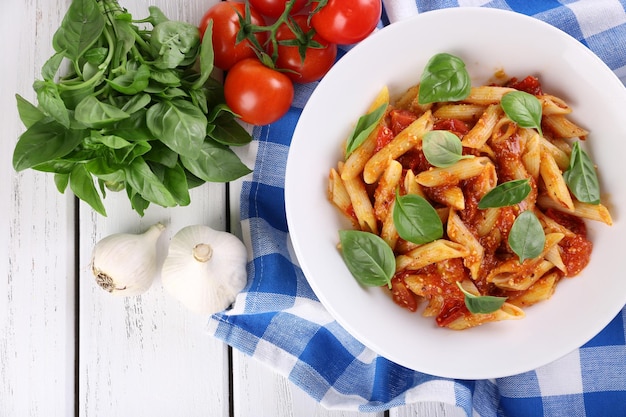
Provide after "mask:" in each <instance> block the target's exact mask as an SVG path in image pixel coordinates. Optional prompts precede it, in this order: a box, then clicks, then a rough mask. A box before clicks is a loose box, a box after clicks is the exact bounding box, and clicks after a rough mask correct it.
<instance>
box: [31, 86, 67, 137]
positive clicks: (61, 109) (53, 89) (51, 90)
mask: <svg viewBox="0 0 626 417" xmlns="http://www.w3.org/2000/svg"><path fill="white" fill-rule="evenodd" d="M33 87H34V89H35V91H36V92H37V101H38V102H39V107H41V109H43V111H44V112H45V113H47V114H48V115H49V116H50V117H52V118H53V119H54V120H56V121H57V122H59V123H61V124H62V125H63V126H65V127H70V113H69V111H68V110H67V107H66V105H65V102H64V101H63V99H62V98H61V94H60V93H59V88H58V86H57V85H56V84H55V83H53V82H51V81H35V83H34V85H33Z"/></svg>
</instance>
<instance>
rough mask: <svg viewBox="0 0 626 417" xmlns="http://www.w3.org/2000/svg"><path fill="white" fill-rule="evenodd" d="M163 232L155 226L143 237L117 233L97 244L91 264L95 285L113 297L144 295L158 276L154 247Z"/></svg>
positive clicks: (159, 225) (159, 226)
mask: <svg viewBox="0 0 626 417" xmlns="http://www.w3.org/2000/svg"><path fill="white" fill-rule="evenodd" d="M164 229H165V226H163V225H162V224H161V223H157V224H155V225H153V226H151V227H150V228H149V229H148V230H146V231H145V232H144V233H142V234H131V233H116V234H112V235H110V236H107V237H105V238H103V239H102V240H100V241H98V243H96V245H95V247H94V249H93V256H92V260H91V271H92V272H93V275H94V277H95V278H96V283H97V284H98V285H99V286H100V287H101V288H102V289H104V290H105V291H108V292H110V293H111V294H114V295H121V296H135V295H139V294H143V293H144V292H145V291H146V290H147V289H148V288H150V286H151V285H152V282H153V281H154V277H155V276H156V274H157V272H158V269H157V259H156V258H157V248H156V243H157V240H158V239H159V236H160V235H161V233H162V232H163V230H164Z"/></svg>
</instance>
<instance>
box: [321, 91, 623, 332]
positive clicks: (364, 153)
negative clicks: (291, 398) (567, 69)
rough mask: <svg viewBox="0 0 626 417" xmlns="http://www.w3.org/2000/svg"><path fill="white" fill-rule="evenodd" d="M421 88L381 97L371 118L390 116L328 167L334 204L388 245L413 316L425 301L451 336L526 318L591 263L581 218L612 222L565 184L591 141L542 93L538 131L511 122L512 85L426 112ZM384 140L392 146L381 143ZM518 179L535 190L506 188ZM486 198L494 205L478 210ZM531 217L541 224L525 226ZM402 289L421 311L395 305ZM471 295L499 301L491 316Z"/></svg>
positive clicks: (561, 105)
mask: <svg viewBox="0 0 626 417" xmlns="http://www.w3.org/2000/svg"><path fill="white" fill-rule="evenodd" d="M512 85H514V84H512ZM419 89H420V86H419V85H414V86H411V87H410V88H408V89H407V90H406V91H405V92H403V93H402V94H401V95H400V97H399V98H398V99H397V100H396V101H395V102H392V101H391V99H390V96H389V91H388V90H387V89H386V88H383V89H381V91H380V92H379V94H378V96H377V97H376V98H375V99H374V100H373V101H372V104H371V105H370V107H369V109H370V110H369V111H371V110H373V109H375V108H378V107H379V106H380V105H386V106H387V113H386V114H385V116H384V117H383V118H382V119H381V120H380V121H378V123H377V124H376V125H375V126H371V128H372V131H371V133H370V134H369V135H368V137H367V138H366V139H365V141H364V142H363V143H361V144H360V145H359V146H358V147H357V148H356V149H355V150H354V151H353V152H352V154H351V155H349V156H348V157H347V158H345V161H338V163H337V166H336V168H332V169H331V170H330V172H329V176H328V191H327V192H328V199H329V200H330V201H331V202H332V203H333V204H334V205H335V206H336V207H337V208H338V209H339V211H340V212H341V213H342V214H343V215H344V216H347V217H348V218H350V219H351V220H352V222H353V223H354V227H355V228H356V229H359V230H361V231H365V232H371V233H374V234H377V235H379V236H380V237H381V238H382V240H383V241H384V242H385V243H384V244H386V245H388V246H389V247H390V248H391V250H392V253H393V256H394V259H395V271H394V273H393V277H392V281H391V288H394V286H395V288H396V290H392V292H393V291H396V292H393V295H394V296H393V298H394V299H395V300H396V302H397V303H398V304H399V305H401V306H402V307H405V308H409V309H410V310H411V311H415V309H416V307H415V306H416V303H417V305H421V306H422V307H423V310H422V315H423V316H426V317H435V321H436V323H437V325H438V326H441V327H447V328H449V329H454V330H463V329H467V328H471V327H475V326H479V325H481V324H484V323H489V322H496V321H503V320H515V319H521V318H523V317H524V316H525V313H524V311H523V310H522V309H523V308H525V307H527V306H531V305H533V304H536V303H538V302H541V301H545V300H548V299H549V298H550V297H551V296H552V295H553V294H554V292H555V288H556V286H557V284H558V282H559V281H560V279H561V278H562V277H566V276H567V277H569V276H574V275H576V274H577V273H579V272H580V270H582V268H584V266H585V265H586V264H587V262H588V261H589V256H590V253H591V248H592V244H591V242H590V241H589V240H588V238H587V234H586V229H585V227H584V223H583V219H585V220H587V219H588V220H595V221H600V222H603V223H605V224H607V225H611V224H612V219H611V215H610V213H609V210H608V209H607V208H606V206H604V205H602V204H597V205H594V204H588V203H582V202H579V201H577V200H576V198H575V197H574V196H573V194H572V193H571V192H570V190H569V188H568V184H567V182H566V181H565V179H564V176H563V172H565V171H566V170H567V169H568V168H569V165H570V155H571V154H572V144H571V143H570V142H571V141H570V140H569V138H572V137H578V138H582V139H585V138H586V137H587V135H588V132H587V131H586V130H585V129H583V128H582V127H580V126H579V125H577V124H576V123H575V122H574V121H573V120H574V119H573V118H571V116H572V113H573V112H572V108H571V107H570V106H569V105H568V103H567V102H566V101H565V100H563V99H562V98H560V97H557V96H554V95H550V94H541V95H537V96H536V98H537V99H538V100H539V103H540V105H541V109H542V114H541V117H542V118H541V129H538V128H531V127H524V126H522V125H524V123H522V122H519V124H518V123H516V122H515V121H514V120H518V119H517V118H516V117H515V116H514V115H511V116H510V117H509V116H507V114H509V115H510V112H509V110H508V109H507V114H505V111H504V110H503V107H502V105H501V99H502V97H503V96H504V95H505V94H508V93H510V92H513V91H517V90H515V89H513V88H510V87H502V86H493V85H484V86H475V87H472V88H471V90H470V93H469V96H468V97H466V98H464V99H462V100H460V101H454V102H441V103H434V104H433V103H429V104H424V105H422V104H419V102H418V96H419ZM518 121H519V120H518ZM433 129H450V131H451V132H452V133H454V134H456V137H458V138H459V140H460V147H458V148H456V146H457V145H458V143H457V142H456V137H455V136H454V135H441V136H439V137H437V139H435V140H445V141H446V142H445V143H437V142H430V143H427V144H424V145H427V146H424V147H423V146H422V138H423V136H424V135H425V134H426V133H427V132H430V131H431V130H433ZM379 137H385V138H390V141H389V142H388V143H386V144H383V143H380V144H379V143H377V142H378V141H379V140H378V138H379ZM450 137H452V139H450ZM442 138H443V139H442ZM448 139H450V140H449V141H448ZM433 143H435V145H434V147H433ZM450 154H454V155H452V156H453V157H451V155H450ZM438 158H439V159H438ZM442 160H443V162H441V161H442ZM513 180H527V181H516V183H511V184H506V183H508V182H510V181H513ZM492 191H493V192H494V193H493V194H492V193H491V192H492ZM522 192H523V193H524V194H520V193H522ZM498 193H500V195H498ZM487 194H491V195H490V196H489V197H490V198H489V200H491V201H489V203H487V204H481V200H482V199H483V197H485V196H486V195H487ZM494 194H495V195H496V197H497V198H495V197H494ZM397 196H402V197H403V198H402V199H398V198H397ZM405 196H411V197H410V198H404V197H405ZM417 196H419V197H421V198H418V197H417ZM493 201H496V202H497V204H494V203H493ZM427 206H430V207H427ZM394 209H395V210H396V211H397V212H398V213H396V214H397V216H398V220H397V221H398V222H399V223H398V224H396V223H395V221H396V219H395V217H394ZM522 212H526V213H527V214H528V215H526V216H524V217H525V220H528V219H529V218H533V217H534V220H533V222H534V223H532V224H527V223H521V225H518V224H517V219H518V218H519V215H520V213H522ZM530 214H534V216H530ZM421 216H424V218H427V222H428V223H433V224H434V223H437V220H438V221H439V222H441V228H438V225H437V228H438V231H436V233H438V234H437V235H433V234H432V233H433V232H432V231H431V230H429V229H430V227H429V226H431V225H430V224H423V223H419V221H418V220H419V218H420V217H421ZM437 228H433V230H434V229H437ZM520 228H525V229H524V230H523V231H522V232H520ZM531 229H532V230H531ZM525 233H527V234H525ZM520 234H521V235H522V238H521V239H522V242H521V243H520V242H519V241H516V239H520V238H519V236H520ZM400 235H402V236H403V237H404V238H403V237H400ZM425 235H428V238H425V237H424V236H425ZM512 236H513V237H512ZM539 238H541V239H542V240H541V241H540V242H543V238H545V244H544V245H543V248H542V247H541V246H540V245H536V244H535V245H533V243H536V242H537V240H534V241H533V240H531V239H539ZM520 246H522V248H521V249H520ZM533 246H534V247H533ZM537 246H539V247H537ZM530 252H532V254H530ZM402 287H405V289H408V290H409V291H410V295H411V296H415V297H416V303H407V302H406V299H405V302H404V304H402V302H401V301H402V300H398V299H397V294H398V292H397V291H398V290H397V288H402ZM403 291H404V290H403ZM468 294H469V297H475V298H481V297H483V296H491V297H499V298H501V300H502V301H501V302H500V303H498V304H497V305H496V306H495V307H494V308H492V309H488V311H490V312H488V313H485V312H483V311H484V310H482V309H479V310H477V311H473V312H472V311H470V309H469V307H468V303H467V302H466V301H467V300H468V298H467V297H468ZM423 301H425V302H423ZM409 304H411V305H412V307H411V306H409ZM470 304H471V303H470Z"/></svg>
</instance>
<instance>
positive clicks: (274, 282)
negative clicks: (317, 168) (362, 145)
mask: <svg viewBox="0 0 626 417" xmlns="http://www.w3.org/2000/svg"><path fill="white" fill-rule="evenodd" d="M384 3H385V16H384V19H383V24H389V22H395V21H398V20H401V19H404V18H407V17H410V16H412V15H414V14H416V13H418V12H419V13H423V12H427V11H429V10H433V9H440V8H445V7H465V6H485V7H495V8H502V9H509V10H515V11H518V12H521V13H524V14H527V15H531V16H535V17H537V18H539V19H542V20H544V21H547V22H549V23H550V24H552V25H554V26H556V27H558V28H560V29H562V30H564V31H565V32H567V33H569V34H571V35H572V36H574V37H575V38H576V39H578V40H580V41H581V42H582V43H584V44H585V45H586V46H587V47H589V48H590V49H591V50H592V51H593V52H594V53H596V54H597V55H598V56H599V57H600V58H602V59H603V60H604V62H606V63H607V65H608V66H609V67H610V68H611V69H612V70H614V71H615V73H616V74H617V75H618V76H619V77H620V78H621V79H622V81H626V0H580V1H573V0H560V1H556V0H509V1H504V0H494V1H484V0H458V1H457V0H440V1H427V0H386V1H385V2H384ZM314 88H315V84H309V85H303V86H300V87H298V89H297V93H296V96H297V97H296V100H295V102H294V106H293V108H292V109H291V110H290V112H289V113H288V114H287V115H286V116H285V117H284V118H283V119H281V120H280V121H278V122H276V123H274V124H271V125H268V126H264V127H261V128H256V129H255V130H254V137H255V138H256V141H254V142H253V146H252V148H253V149H254V151H255V152H254V153H255V155H256V161H255V166H254V174H253V176H252V179H251V180H250V181H246V182H245V183H244V184H243V189H242V192H241V222H242V229H243V234H244V240H245V241H246V244H247V245H248V247H249V248H250V249H251V252H252V260H251V261H250V262H249V264H248V271H249V280H248V285H247V287H246V288H245V289H244V291H243V292H242V293H241V294H240V295H239V296H238V298H237V300H236V301H235V303H234V305H233V308H232V309H230V310H226V311H223V312H221V313H219V314H216V315H214V316H213V317H212V318H211V319H210V321H209V332H210V333H211V334H213V335H214V336H216V337H217V338H219V339H222V340H224V341H225V342H226V343H228V344H229V345H231V346H233V347H234V348H236V349H238V350H240V351H242V352H244V353H245V354H248V355H250V356H252V357H254V358H256V359H258V360H259V361H261V362H264V363H266V364H268V366H270V367H272V368H273V369H275V370H276V371H277V372H279V373H280V374H283V375H285V376H287V377H288V378H289V379H290V380H291V381H292V382H294V383H295V384H296V385H297V386H299V387H300V388H302V389H303V390H304V391H306V392H307V393H308V394H309V395H311V396H312V397H313V398H314V399H315V400H317V401H319V402H320V403H321V404H322V405H324V406H325V407H327V408H334V409H343V410H360V411H381V410H386V409H388V408H391V407H395V406H399V405H403V404H410V403H415V402H418V401H440V402H446V403H450V404H455V405H457V406H459V407H461V408H462V409H463V410H465V412H466V413H467V415H468V416H481V417H488V416H511V417H512V416H524V417H527V416H575V417H576V416H602V417H606V416H626V336H625V333H626V331H625V329H626V309H625V310H623V311H622V313H621V314H619V315H618V316H617V317H616V318H615V319H614V320H613V321H612V322H611V323H610V324H609V325H608V326H607V327H606V328H605V329H604V330H603V331H602V332H601V333H600V334H599V335H597V336H596V337H595V338H594V339H592V340H591V341H590V342H588V343H587V344H586V345H584V346H583V347H581V348H580V349H578V350H576V351H574V352H572V353H570V354H569V355H567V356H565V357H563V358H562V359H559V360H557V361H555V362H553V363H551V364H549V365H546V366H544V367H541V368H539V369H537V370H535V371H531V372H527V373H524V374H521V375H516V376H511V377H507V378H500V379H497V380H477V381H465V380H464V381H461V380H451V379H445V378H438V377H433V376H430V375H426V374H422V373H419V372H415V371H411V370H409V369H406V368H404V367H402V366H399V365H397V364H395V363H393V362H390V361H389V360H387V359H385V358H383V357H381V356H378V355H377V354H375V353H374V352H372V351H371V350H369V349H368V348H366V347H364V346H363V345H362V344H361V343H359V342H358V341H356V340H355V339H354V338H353V337H352V336H351V335H350V334H348V333H347V331H346V330H344V329H343V328H342V327H341V326H340V325H339V324H338V323H337V322H336V321H335V320H334V319H333V318H332V317H331V316H330V315H329V313H328V312H327V311H326V310H325V309H324V307H322V305H321V304H320V302H319V301H318V299H317V298H316V296H315V294H314V293H313V291H312V290H311V288H310V286H309V285H308V283H307V281H306V278H305V277H304V275H303V273H302V271H301V270H300V268H299V267H298V264H297V261H296V258H295V256H294V254H293V250H292V247H291V243H290V240H289V231H288V228H287V222H286V218H285V209H284V189H283V187H284V173H285V164H286V161H287V153H288V151H289V144H290V141H291V136H292V133H293V130H294V128H295V125H296V123H297V121H298V117H299V115H300V112H301V109H302V107H303V106H304V104H305V103H306V100H307V98H308V97H309V95H310V93H311V91H312V90H313V89H314ZM257 147H258V148H257Z"/></svg>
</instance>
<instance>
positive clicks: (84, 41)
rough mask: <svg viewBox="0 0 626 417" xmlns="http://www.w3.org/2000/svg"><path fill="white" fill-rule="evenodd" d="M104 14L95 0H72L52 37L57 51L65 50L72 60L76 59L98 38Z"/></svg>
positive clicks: (103, 21) (102, 27) (103, 22)
mask: <svg viewBox="0 0 626 417" xmlns="http://www.w3.org/2000/svg"><path fill="white" fill-rule="evenodd" d="M104 27H105V20H104V15H103V14H102V12H101V11H100V6H99V5H98V2H97V1H96V0H74V1H72V3H71V4H70V7H69V9H68V11H67V13H66V14H65V17H64V18H63V22H62V23H61V27H59V29H57V31H56V32H55V33H54V35H53V38H52V45H53V46H54V50H55V51H57V52H61V51H65V56H67V57H68V58H69V59H71V60H72V61H78V59H79V58H80V57H81V56H82V55H83V54H84V53H85V52H86V51H87V50H88V49H89V48H90V47H91V46H92V45H93V44H94V43H95V42H96V41H97V40H98V38H100V35H101V34H102V32H103V30H104Z"/></svg>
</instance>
